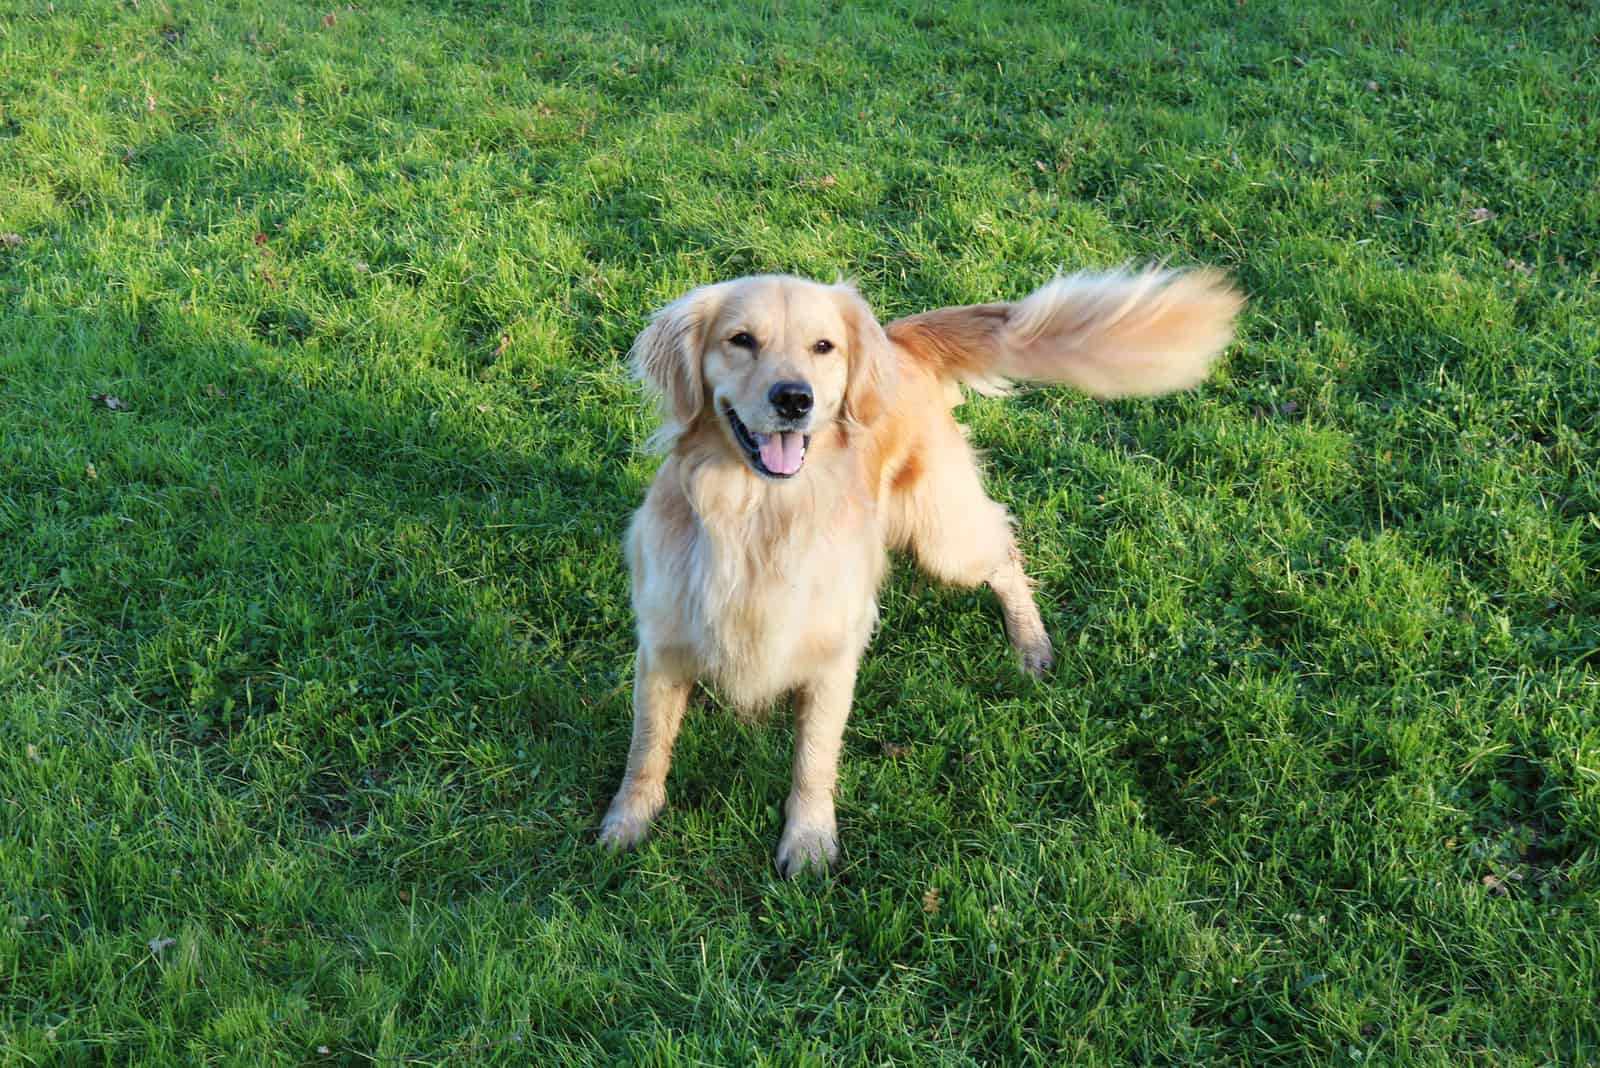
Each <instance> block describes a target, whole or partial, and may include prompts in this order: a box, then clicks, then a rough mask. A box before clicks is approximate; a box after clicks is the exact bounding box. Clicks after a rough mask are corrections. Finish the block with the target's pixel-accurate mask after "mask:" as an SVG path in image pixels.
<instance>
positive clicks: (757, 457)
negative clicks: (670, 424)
mask: <svg viewBox="0 0 1600 1068" xmlns="http://www.w3.org/2000/svg"><path fill="white" fill-rule="evenodd" d="M634 356H635V359H636V361H637V362H638V365H639V369H640V373H641V375H642V376H643V377H644V378H645V380H646V381H647V382H650V383H651V384H652V385H654V386H655V387H656V388H657V389H658V390H660V391H661V393H662V394H663V396H665V397H666V399H667V401H668V407H669V413H668V414H669V415H670V417H671V418H672V419H673V421H674V422H676V423H677V424H678V425H679V426H680V427H685V428H686V427H688V426H689V425H690V424H692V423H693V422H694V421H695V420H696V419H714V420H715V421H716V423H717V425H718V428H719V433H720V434H721V435H722V439H723V440H724V441H725V442H726V444H727V445H728V446H729V448H730V449H732V450H734V451H735V452H737V453H738V454H739V455H740V456H742V457H743V458H744V461H745V462H746V463H748V464H749V466H750V468H751V470H753V471H755V473H756V474H758V475H760V476H761V477H763V478H767V479H788V478H793V477H794V476H795V475H797V474H799V473H800V470H801V468H802V467H803V466H804V464H805V459H806V450H807V449H808V448H809V447H810V445H811V439H812V435H813V434H814V433H816V432H817V431H819V430H821V429H823V428H825V427H827V426H828V425H829V424H831V423H833V422H834V421H835V420H838V419H841V418H851V419H855V420H858V421H860V420H863V419H864V418H870V416H871V414H872V410H875V409H876V407H877V404H876V400H877V396H878V395H879V394H881V392H882V390H883V388H884V386H885V378H886V376H887V373H888V368H889V366H890V365H891V363H890V360H891V358H890V356H889V343H888V339H887V338H886V337H884V334H883V329H882V327H880V326H879V325H878V322H877V320H876V319H875V318H874V317H873V315H872V312H871V310H870V309H868V308H867V306H866V303H865V302H864V301H862V299H861V297H860V296H858V295H857V294H856V292H855V290H854V289H851V288H850V287H848V286H824V285H819V284H817V283H815V282H808V281H804V280H802V279H798V278H788V277H781V276H762V277H757V278H742V279H739V280H738V281H734V282H724V283H721V284H719V285H713V286H706V287H704V288H702V289H697V290H695V291H694V292H693V293H690V294H689V295H688V296H686V297H684V298H682V299H681V300H679V301H676V302H675V303H673V304H671V305H668V306H667V307H666V308H665V309H663V310H662V311H661V312H660V313H659V314H658V315H657V316H656V318H655V320H654V321H652V322H651V324H650V326H649V327H648V328H647V329H646V330H645V331H644V333H642V334H640V335H639V339H638V340H637V341H636V342H635V343H634Z"/></svg>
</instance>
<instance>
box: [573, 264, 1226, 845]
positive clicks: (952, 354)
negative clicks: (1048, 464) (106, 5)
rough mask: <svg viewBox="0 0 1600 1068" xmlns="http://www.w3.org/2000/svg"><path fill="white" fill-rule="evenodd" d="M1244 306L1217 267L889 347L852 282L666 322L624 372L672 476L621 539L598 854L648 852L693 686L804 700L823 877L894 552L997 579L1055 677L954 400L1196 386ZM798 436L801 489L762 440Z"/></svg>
mask: <svg viewBox="0 0 1600 1068" xmlns="http://www.w3.org/2000/svg"><path fill="white" fill-rule="evenodd" d="M1242 303H1243V302H1242V299H1241V298H1240V297H1239V295H1238V294H1237V293H1236V292H1235V291H1234V290H1233V289H1232V288H1230V287H1229V286H1228V285H1227V283H1226V282H1225V281H1224V280H1223V279H1222V278H1221V277H1220V276H1218V275H1216V274H1214V273H1211V272H1203V271H1202V272H1194V273H1187V274H1185V273H1178V272H1172V271H1161V270H1150V271H1145V272H1144V273H1141V274H1123V273H1107V274H1077V275H1072V276H1069V277H1065V278H1058V279H1056V280H1055V281H1053V282H1051V283H1049V284H1048V285H1046V286H1044V287H1043V288H1041V289H1039V290H1038V291H1036V292H1035V293H1034V294H1032V295H1031V296H1029V297H1028V298H1027V299H1026V300H1023V301H1021V302H1020V303H1016V304H982V305H971V306H966V307H955V308H942V309H939V310H937V311H933V312H926V313H923V314H921V315H916V316H912V317H910V318H907V319H902V320H899V321H898V322H895V323H891V324H889V326H888V327H887V328H884V327H882V326H880V325H879V324H878V322H877V320H876V318H875V317H874V316H873V314H872V312H871V310H870V309H869V308H868V307H867V305H866V303H865V302H864V301H863V300H862V299H861V298H860V296H859V295H857V294H856V292H855V291H854V290H853V289H851V288H850V287H848V286H840V285H835V286H825V285H819V284H817V283H814V282H808V281H804V280H801V279H797V278H788V277H781V276H762V277H756V278H746V279H740V280H737V281H733V282H724V283H721V284H718V285H713V286H706V287H704V288H702V289H698V290H695V291H694V292H693V293H690V294H689V295H688V296H686V297H683V298H682V299H680V300H678V301H676V302H674V303H673V304H671V305H669V306H668V307H666V308H664V309H663V310H662V311H661V312H660V313H658V314H657V316H656V317H655V318H654V319H653V320H652V321H651V323H650V325H649V326H648V327H647V328H646V329H645V330H644V332H643V333H641V334H640V336H639V338H638V340H637V341H636V342H635V344H634V352H633V356H634V361H635V364H636V366H637V368H638V370H639V373H640V375H641V377H642V378H643V379H644V381H645V382H646V384H647V385H648V386H649V387H650V388H651V389H652V390H653V391H654V392H655V393H656V394H657V395H658V397H659V398H660V400H661V404H662V412H663V425H662V428H661V430H660V431H659V432H658V434H657V437H656V440H657V441H658V442H659V443H660V444H661V445H662V446H663V448H664V449H665V450H666V451H667V458H666V461H665V462H664V463H663V465H662V467H661V470H660V472H659V473H658V474H657V476H656V480H655V482H654V484H653V485H652V486H651V488H650V492H649V494H648V495H647V497H646V499H645V502H644V505H643V507H641V508H640V509H639V511H638V513H637V514H636V515H635V517H634V520H633V523H632V525H631V526H630V527H629V530H628V536H627V556H628V564H629V568H630V571H631V573H632V578H633V603H634V610H635V613H636V615H637V617H638V627H639V653H638V663H637V668H636V676H635V684H634V727H633V741H632V745H631V747H630V749H629V753H628V764H627V770H626V772H625V773H624V775H623V779H622V784H621V786H620V788H619V789H618V791H617V794H616V797H615V798H614V799H613V801H612V803H611V807H610V810H609V811H608V812H607V814H606V817H605V820H604V822H603V824H602V826H601V830H600V837H601V840H602V842H604V843H606V844H608V845H612V846H619V847H625V846H630V845H633V844H634V843H636V842H638V841H639V840H640V839H642V838H643V837H644V836H645V835H646V834H647V833H648V831H649V826H650V822H651V820H652V819H654V817H655V816H656V814H657V813H658V812H659V811H660V809H661V807H662V805H663V804H664V803H665V800H666V775H667V768H668V764H669V762H670V759H671V753H672V744H673V741H674V739H675V738H676V736H677V732H678V728H679V725H680V724H681V722H682V719H683V713H684V709H685V707H686V705H687V701H688V697H689V691H690V688H691V687H692V686H693V685H694V683H695V682H696V681H697V680H704V681H706V682H709V683H711V684H712V685H714V686H716V687H717V688H718V690H719V691H720V692H721V693H722V694H724V695H725V696H726V697H727V698H728V700H729V701H731V702H732V703H733V704H734V705H735V706H736V707H738V708H740V709H741V710H744V711H746V712H754V711H757V710H760V709H762V708H764V707H767V706H770V705H771V704H772V703H773V702H775V701H777V700H778V699H780V698H782V697H784V696H786V695H792V697H793V707H794V719H795V754H794V777H793V783H792V787H791V790H790V794H789V799H788V802H787V805H786V815H787V819H786V822H785V826H784V830H783V835H782V838H781V839H780V841H779V845H778V858H777V859H778V865H779V868H780V869H781V870H782V871H783V872H784V873H785V874H791V875H792V874H794V873H796V872H798V871H800V870H802V869H804V868H806V867H808V866H812V865H817V866H823V865H826V864H829V863H831V862H832V861H834V860H835V859H836V858H837V856H838V842H837V834H836V829H835V820H834V804H833V790H834V783H835V780H836V777H837V769H838V758H839V750H840V746H841V744H842V741H843V737H844V727H845V721H846V720H847V718H848V716H849V712H850V701H851V693H852V690H853V689H854V685H855V674H856V666H857V664H858V663H859V661H860V658H861V654H862V652H863V651H864V650H865V649H866V646H867V643H868V641H869V639H870V638H871V635H872V630H873V627H874V626H875V624H876V622H877V616H878V604H877V595H878V589H879V586H880V584H881V583H882V581H883V576H884V572H885V569H886V566H887V560H886V551H887V550H889V549H902V550H909V551H910V552H912V553H913V554H914V555H915V556H916V558H917V560H918V562H919V563H920V564H921V566H922V567H923V568H924V570H926V571H927V572H929V573H930V574H931V575H933V576H934V577H936V578H939V579H942V580H944V581H947V582H951V583H954V584H957V585H962V586H976V585H979V584H984V583H986V584H988V585H989V586H990V587H991V588H992V589H993V590H994V591H995V593H996V595H997V596H998V598H999V601H1000V607H1001V611H1002V613H1003V615H1004V618H1005V625H1006V631H1007V633H1008V635H1009V636H1010V640H1011V643H1012V645H1013V646H1014V647H1015V648H1016V650H1017V652H1018V654H1019V655H1020V656H1021V658H1022V663H1023V666H1024V668H1026V669H1027V670H1028V671H1031V672H1033V673H1036V674H1038V673H1043V672H1044V671H1046V670H1047V669H1048V668H1049V667H1050V665H1051V664H1052V662H1053V654H1052V652H1051V646H1050V639H1049V636H1048V635H1047V634H1046V633H1045V629H1044V624H1043V622H1042V620H1041V619H1040V616H1039V610H1038V608H1037V606H1036V605H1035V603H1034V599H1033V594H1032V589H1031V584H1030V583H1029V580H1028V578H1027V575H1026V574H1025V573H1024V571H1023V569H1022V556H1021V553H1020V552H1019V551H1018V549H1017V545H1016V541H1015V539H1014V537H1013V536H1012V531H1011V522H1010V518H1009V516H1008V515H1007V513H1006V510H1005V509H1004V508H1003V507H1002V506H1001V505H999V504H997V503H995V502H994V501H992V500H990V499H989V498H988V496H987V495H986V494H985V493H984V492H983V486H982V482H981V479H980V475H979V469H978V464H977V459H976V457H975V456H974V454H973V451H972V449H971V447H970V446H969V445H968V444H967V439H966V436H965V434H964V433H963V432H962V429H961V427H960V425H959V424H958V423H957V422H956V421H955V419H954V417H953V415H952V414H951V408H953V407H954V406H955V405H956V404H957V403H959V401H960V391H959V388H957V386H956V383H958V382H964V383H967V384H969V385H974V386H979V387H982V388H993V387H1003V386H1004V385H1005V384H1006V383H1007V382H1009V381H1011V380H1032V381H1043V382H1064V383H1068V384H1071V385H1073V386H1076V387H1077V388H1079V389H1082V390H1084V391H1086V392H1088V393H1090V394H1092V395H1094V396H1100V397H1114V396H1127V395H1149V394H1156V393H1163V392H1167V391H1170V390H1173V389H1182V388H1187V387H1189V386H1193V385H1195V384H1196V383H1198V382H1200V381H1201V380H1202V379H1203V378H1204V377H1205V375H1206V373H1207V371H1208V370H1209V368H1210V366H1211V364H1212V362H1213V361H1214V360H1215V358H1216V356H1217V355H1218V354H1219V353H1220V352H1221V351H1222V349H1223V347H1224V346H1225V345H1226V344H1227V342H1228V340H1229V338H1230V337H1231V336H1232V329H1233V319H1234V316H1235V315H1236V313H1237V312H1238V310H1239V308H1240V307H1241V305H1242ZM780 382H785V383H805V384H806V385H808V386H809V387H810V388H811V391H812V394H813V397H814V401H813V406H812V408H811V410H810V411H809V412H807V413H805V414H804V416H803V417H801V418H798V419H797V418H793V417H790V416H785V415H784V414H783V413H780V412H778V411H777V410H776V409H775V407H774V402H773V401H772V400H771V399H770V393H771V390H772V389H773V387H774V385H775V384H777V383H780ZM730 413H731V415H730ZM785 431H787V432H790V433H800V432H802V431H803V432H804V433H806V434H809V439H808V440H809V444H808V445H807V447H806V450H805V458H804V462H803V465H802V466H801V468H800V470H799V471H798V472H797V473H796V474H794V475H793V476H792V477H789V478H783V479H778V478H774V477H769V474H764V473H762V472H758V470H757V465H758V464H762V459H761V458H762V456H764V455H766V454H765V453H761V452H760V451H759V450H758V451H755V452H752V451H751V448H750V443H751V442H758V441H759V440H760V439H761V437H762V435H765V434H779V435H781V434H783V433H784V432H785ZM741 435H744V437H743V438H741ZM780 440H781V439H780ZM764 466H765V465H764V464H763V467H764ZM769 473H770V472H769Z"/></svg>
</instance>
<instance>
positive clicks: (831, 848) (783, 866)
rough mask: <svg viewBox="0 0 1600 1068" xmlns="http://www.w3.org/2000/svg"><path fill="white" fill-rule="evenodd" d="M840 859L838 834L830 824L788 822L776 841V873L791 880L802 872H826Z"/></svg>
mask: <svg viewBox="0 0 1600 1068" xmlns="http://www.w3.org/2000/svg"><path fill="white" fill-rule="evenodd" d="M838 859H839V836H838V834H837V833H836V832H835V830H834V828H832V827H822V826H818V825H816V824H800V825H795V824H792V823H791V824H789V825H787V826H785V827H784V829H783V837H782V838H780V839H779V840H778V872H779V874H781V875H782V876H783V877H784V878H785V879H793V878H795V877H796V876H798V875H800V874H801V873H802V872H805V871H816V872H819V873H824V874H825V873H826V872H827V871H828V869H829V868H831V867H832V866H833V863H834V861H836V860H838Z"/></svg>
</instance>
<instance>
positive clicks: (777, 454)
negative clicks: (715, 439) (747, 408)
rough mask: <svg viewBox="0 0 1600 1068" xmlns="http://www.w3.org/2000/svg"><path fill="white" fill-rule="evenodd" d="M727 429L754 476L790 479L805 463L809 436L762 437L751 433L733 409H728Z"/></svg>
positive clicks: (792, 432) (785, 432) (775, 434)
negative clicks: (756, 474) (729, 429)
mask: <svg viewBox="0 0 1600 1068" xmlns="http://www.w3.org/2000/svg"><path fill="white" fill-rule="evenodd" d="M727 413H728V425H729V426H731V427H733V436H734V438H735V439H736V440H737V441H738V442H739V444H740V445H741V446H743V448H744V451H745V454H746V455H747V456H749V458H750V464H751V466H753V467H754V468H755V469H756V471H757V473H759V474H763V475H766V476H767V477H768V478H792V477H794V475H795V473H796V472H798V471H799V470H800V465H801V464H803V463H805V462H806V447H807V446H809V445H810V444H811V435H810V434H803V433H801V432H800V431H798V430H777V431H773V432H772V433H770V434H764V433H762V432H761V431H759V430H751V429H750V428H749V427H747V426H745V425H744V420H742V419H740V418H739V414H738V413H737V412H735V411H734V410H733V409H732V408H728V409H727Z"/></svg>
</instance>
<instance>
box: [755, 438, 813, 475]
mask: <svg viewBox="0 0 1600 1068" xmlns="http://www.w3.org/2000/svg"><path fill="white" fill-rule="evenodd" d="M805 455H806V439H805V435H804V434H801V433H800V432H799V431H794V430H791V431H789V432H787V433H779V434H768V435H767V436H766V437H764V438H763V439H762V440H761V462H762V463H763V464H765V465H766V467H767V470H768V471H771V472H772V473H773V474H775V475H792V474H794V473H795V472H796V471H798V470H800V461H802V460H804V459H805Z"/></svg>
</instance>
